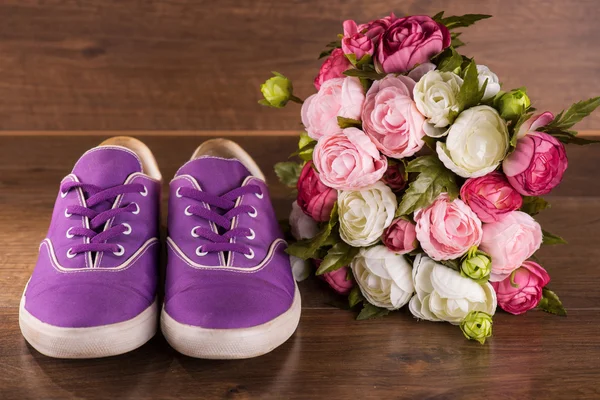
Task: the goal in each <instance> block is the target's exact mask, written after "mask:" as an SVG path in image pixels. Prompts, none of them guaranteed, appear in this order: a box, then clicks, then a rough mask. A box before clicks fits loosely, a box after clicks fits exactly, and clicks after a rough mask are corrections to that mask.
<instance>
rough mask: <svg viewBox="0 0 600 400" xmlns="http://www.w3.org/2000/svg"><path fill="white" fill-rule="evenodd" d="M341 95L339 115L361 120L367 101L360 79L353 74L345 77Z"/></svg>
mask: <svg viewBox="0 0 600 400" xmlns="http://www.w3.org/2000/svg"><path fill="white" fill-rule="evenodd" d="M341 96H342V97H341V98H342V100H341V106H340V110H339V112H338V116H340V117H344V118H351V119H356V120H359V119H360V115H361V113H362V109H363V104H364V102H365V89H364V88H363V85H362V84H361V83H360V80H359V79H358V78H356V77H353V76H348V77H346V78H344V83H343V84H342V95H341ZM336 120H337V118H336Z"/></svg>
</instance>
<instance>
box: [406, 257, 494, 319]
mask: <svg viewBox="0 0 600 400" xmlns="http://www.w3.org/2000/svg"><path fill="white" fill-rule="evenodd" d="M412 276H413V283H414V286H415V291H416V294H415V295H414V296H413V297H412V299H411V300H410V303H409V305H408V307H409V309H410V312H411V313H412V314H413V315H414V316H415V317H417V318H420V319H426V320H429V321H447V322H450V323H452V324H455V325H457V324H460V322H461V321H462V320H463V319H464V318H465V317H466V316H467V315H468V314H469V313H470V312H471V311H483V312H485V313H488V314H490V315H494V313H495V312H496V292H494V288H493V287H492V285H490V284H489V283H488V282H486V283H484V284H483V285H480V284H478V283H477V282H475V281H474V280H472V279H470V278H465V277H463V276H461V275H460V272H458V271H455V270H453V269H451V268H448V267H446V266H444V265H442V264H438V263H437V262H435V261H433V260H432V259H431V258H429V257H427V256H426V255H424V254H419V255H418V256H417V257H416V259H415V262H414V264H413V271H412Z"/></svg>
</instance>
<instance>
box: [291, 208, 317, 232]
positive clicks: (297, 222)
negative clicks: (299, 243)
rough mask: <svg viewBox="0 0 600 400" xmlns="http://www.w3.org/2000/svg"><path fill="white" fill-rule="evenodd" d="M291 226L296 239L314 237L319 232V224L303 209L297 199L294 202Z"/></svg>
mask: <svg viewBox="0 0 600 400" xmlns="http://www.w3.org/2000/svg"><path fill="white" fill-rule="evenodd" d="M290 228H291V230H292V236H293V237H294V239H296V240H302V239H312V238H313V237H315V235H316V234H317V233H319V226H318V225H317V223H316V222H315V220H314V219H312V218H311V217H309V216H308V215H306V214H305V213H304V211H302V209H301V208H300V206H299V205H298V202H297V201H295V202H293V203H292V212H291V213H290Z"/></svg>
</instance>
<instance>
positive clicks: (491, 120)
mask: <svg viewBox="0 0 600 400" xmlns="http://www.w3.org/2000/svg"><path fill="white" fill-rule="evenodd" d="M507 150H508V130H507V128H506V122H504V120H503V119H502V118H501V117H500V115H499V114H498V112H497V111H496V110H494V109H493V108H492V107H488V106H477V107H472V108H469V109H468V110H465V111H463V112H462V113H460V115H459V116H458V118H456V121H454V124H452V126H451V127H450V129H449V130H448V137H447V139H446V143H445V144H444V143H442V142H438V143H437V154H438V156H439V157H440V160H441V161H442V162H443V163H444V165H445V166H446V168H448V169H450V170H451V171H452V172H454V173H456V174H457V175H460V176H462V177H463V178H476V177H479V176H483V175H487V174H489V173H490V172H492V171H493V170H495V169H496V168H497V167H498V165H499V164H500V162H501V161H502V160H503V159H504V157H505V156H506V151H507Z"/></svg>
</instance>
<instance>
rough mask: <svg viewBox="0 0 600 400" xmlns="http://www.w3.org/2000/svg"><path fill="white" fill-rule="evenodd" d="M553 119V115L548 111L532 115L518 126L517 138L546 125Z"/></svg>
mask: <svg viewBox="0 0 600 400" xmlns="http://www.w3.org/2000/svg"><path fill="white" fill-rule="evenodd" d="M553 120H554V115H553V114H552V113H551V112H550V111H546V112H544V113H541V114H537V115H533V116H532V117H531V118H529V119H528V120H527V121H525V122H523V124H521V126H520V127H519V131H518V132H517V138H518V139H521V138H522V137H523V136H525V135H526V134H527V133H528V132H535V131H537V130H538V129H539V128H542V127H544V126H546V125H548V124H549V123H550V122H552V121H553Z"/></svg>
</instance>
